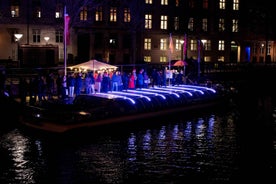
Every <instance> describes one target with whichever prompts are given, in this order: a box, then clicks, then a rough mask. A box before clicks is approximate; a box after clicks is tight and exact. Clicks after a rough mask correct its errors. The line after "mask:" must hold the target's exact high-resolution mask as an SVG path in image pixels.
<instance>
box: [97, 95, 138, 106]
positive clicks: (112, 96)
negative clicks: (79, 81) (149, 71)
mask: <svg viewBox="0 0 276 184" xmlns="http://www.w3.org/2000/svg"><path fill="white" fill-rule="evenodd" d="M96 96H103V97H106V98H109V99H113V98H123V99H126V100H129V101H130V102H131V103H132V104H135V103H136V102H135V100H134V99H132V98H129V97H127V96H123V95H115V94H110V93H97V94H96Z"/></svg>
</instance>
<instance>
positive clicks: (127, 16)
mask: <svg viewBox="0 0 276 184" xmlns="http://www.w3.org/2000/svg"><path fill="white" fill-rule="evenodd" d="M124 22H130V9H129V8H125V9H124Z"/></svg>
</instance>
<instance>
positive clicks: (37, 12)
mask: <svg viewBox="0 0 276 184" xmlns="http://www.w3.org/2000/svg"><path fill="white" fill-rule="evenodd" d="M34 18H41V8H40V7H38V6H37V7H35V9H34Z"/></svg>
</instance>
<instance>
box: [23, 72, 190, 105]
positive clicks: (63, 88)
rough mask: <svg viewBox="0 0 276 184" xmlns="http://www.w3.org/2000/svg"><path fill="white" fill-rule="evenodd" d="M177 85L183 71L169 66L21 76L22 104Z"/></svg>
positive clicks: (181, 78)
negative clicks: (170, 68)
mask: <svg viewBox="0 0 276 184" xmlns="http://www.w3.org/2000/svg"><path fill="white" fill-rule="evenodd" d="M168 83H169V84H171V85H178V84H183V83H185V77H184V75H183V71H182V70H180V71H177V70H174V71H173V72H171V73H170V72H169V71H168V70H167V68H164V69H155V68H153V69H152V70H150V73H149V74H148V72H147V71H146V70H145V69H143V68H141V69H139V70H137V71H136V68H134V69H132V71H129V72H126V71H119V70H115V71H108V70H106V71H86V72H83V71H78V72H69V73H68V74H67V75H66V76H64V75H63V74H62V73H61V74H59V73H55V72H49V73H43V74H38V75H34V76H32V77H28V78H27V77H21V78H20V80H19V85H18V96H19V97H20V101H21V102H22V103H26V99H27V97H29V102H30V103H36V102H41V101H44V100H48V99H68V98H74V97H76V96H77V95H80V94H96V93H107V92H109V91H127V90H129V89H141V88H149V87H155V86H160V87H161V86H163V87H165V86H166V85H168Z"/></svg>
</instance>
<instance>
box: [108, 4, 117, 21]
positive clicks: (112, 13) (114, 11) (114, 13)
mask: <svg viewBox="0 0 276 184" xmlns="http://www.w3.org/2000/svg"><path fill="white" fill-rule="evenodd" d="M109 20H110V22H117V8H116V7H111V8H110V19H109Z"/></svg>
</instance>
